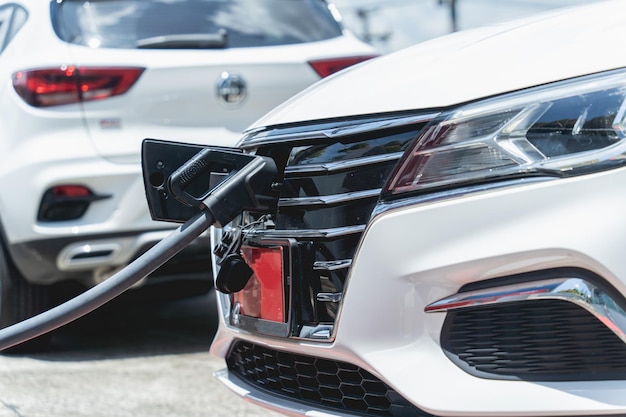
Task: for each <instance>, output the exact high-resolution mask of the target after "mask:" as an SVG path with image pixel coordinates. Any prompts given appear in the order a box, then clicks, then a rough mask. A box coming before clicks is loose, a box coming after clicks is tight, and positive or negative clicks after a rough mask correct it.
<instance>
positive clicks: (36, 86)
mask: <svg viewBox="0 0 626 417" xmlns="http://www.w3.org/2000/svg"><path fill="white" fill-rule="evenodd" d="M143 71H144V68H139V67H73V66H68V67H61V68H43V69H33V70H24V71H19V72H16V73H15V74H13V88H15V91H16V92H17V94H18V95H19V96H20V97H21V98H22V99H23V100H24V101H25V102H26V103H28V104H30V105H31V106H34V107H49V106H59V105H63V104H72V103H80V102H84V101H92V100H101V99H104V98H109V97H113V96H117V95H120V94H124V93H125V92H127V91H128V90H129V89H130V88H131V87H132V86H133V84H134V83H135V82H136V81H137V79H138V78H139V76H140V75H141V73H142V72H143Z"/></svg>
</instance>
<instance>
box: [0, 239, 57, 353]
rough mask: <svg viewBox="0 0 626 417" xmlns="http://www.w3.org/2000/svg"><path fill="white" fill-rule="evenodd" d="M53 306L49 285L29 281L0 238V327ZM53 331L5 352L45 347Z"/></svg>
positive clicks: (19, 351)
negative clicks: (15, 263) (16, 265)
mask: <svg viewBox="0 0 626 417" xmlns="http://www.w3.org/2000/svg"><path fill="white" fill-rule="evenodd" d="M48 308H50V292H49V289H48V287H46V286H42V285H34V284H31V283H30V282H28V281H26V279H24V277H23V276H22V274H20V272H19V271H18V269H17V268H16V267H15V265H14V263H13V261H12V260H11V257H10V255H9V253H8V251H7V248H6V245H5V244H4V242H2V241H1V240H0V328H3V327H7V326H10V325H12V324H15V323H17V322H20V321H22V320H25V319H27V318H29V317H32V316H34V315H36V314H38V313H41V312H43V311H45V310H47V309H48ZM49 341H50V334H49V333H47V334H44V335H42V336H39V337H36V338H34V339H31V340H29V341H27V342H24V343H21V344H19V345H16V346H13V347H11V348H9V349H7V350H5V352H4V353H26V352H34V351H41V350H44V349H45V348H46V347H47V346H48V344H49Z"/></svg>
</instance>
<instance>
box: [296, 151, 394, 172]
mask: <svg viewBox="0 0 626 417" xmlns="http://www.w3.org/2000/svg"><path fill="white" fill-rule="evenodd" d="M402 154H403V153H402V152H396V153H391V154H384V155H376V156H371V157H367V158H358V159H351V160H348V161H339V162H330V163H326V164H308V165H295V166H288V167H287V168H286V169H285V174H286V175H297V174H298V173H306V174H325V173H331V172H337V171H346V170H349V169H352V168H362V167H365V166H368V165H376V164H381V163H385V162H391V161H395V160H399V159H400V158H401V157H402Z"/></svg>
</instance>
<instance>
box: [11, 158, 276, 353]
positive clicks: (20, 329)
mask: <svg viewBox="0 0 626 417" xmlns="http://www.w3.org/2000/svg"><path fill="white" fill-rule="evenodd" d="M224 161H228V162H229V164H230V165H229V166H230V169H231V170H230V172H229V173H228V175H227V176H226V178H225V179H224V180H223V181H222V182H221V183H220V184H218V185H217V186H215V187H214V188H213V189H210V190H206V193H204V194H203V195H201V196H194V195H192V194H190V193H189V192H188V189H187V187H188V185H189V184H190V183H192V182H193V181H194V180H195V179H197V178H199V177H203V176H206V175H208V174H210V172H211V167H212V166H214V165H215V164H216V163H219V164H221V165H223V164H224ZM276 173H277V169H276V164H275V163H274V161H273V160H272V159H271V158H268V157H261V156H254V155H246V154H242V153H241V152H239V151H229V150H226V149H213V148H206V149H202V150H201V151H200V152H198V153H197V154H196V155H195V156H194V157H193V158H191V159H190V160H188V161H187V162H186V163H185V164H183V165H182V166H181V167H180V168H179V169H177V170H176V171H175V172H174V173H173V174H172V175H171V177H170V178H169V179H168V184H167V191H168V192H170V193H171V195H172V197H174V198H176V199H179V200H180V201H182V202H184V203H185V204H187V205H189V206H193V207H196V208H198V209H199V212H198V213H197V214H195V215H194V216H193V217H192V218H191V219H190V220H188V221H187V222H185V223H184V224H182V225H181V226H179V227H178V228H177V229H175V230H174V231H173V232H172V233H171V234H170V235H168V236H167V237H165V238H164V239H163V240H161V241H160V242H158V243H157V244H156V245H154V246H153V247H152V248H150V249H149V250H148V251H147V252H145V253H144V254H143V255H141V256H140V257H138V258H137V259H136V260H134V261H133V262H131V263H130V264H128V265H127V266H126V267H124V269H122V270H120V271H119V272H117V273H116V274H114V275H113V276H111V277H110V278H108V279H107V280H106V281H104V282H102V283H100V284H98V285H96V286H95V287H92V288H90V289H89V290H87V291H85V292H84V293H81V294H79V295H78V296H76V297H74V298H72V299H71V300H69V301H66V302H65V303H63V304H60V305H58V306H56V307H54V308H52V309H50V310H47V311H44V312H43V313H40V314H38V315H36V316H33V317H31V318H29V319H26V320H24V321H21V322H19V323H16V324H13V325H11V326H9V327H5V328H3V329H0V351H1V350H5V349H8V348H10V347H13V346H15V345H18V344H20V343H23V342H25V341H27V340H30V339H33V338H35V337H37V336H41V335H42V334H44V333H47V332H50V331H52V330H55V329H57V328H59V327H61V326H63V325H65V324H67V323H69V322H71V321H73V320H76V319H77V318H79V317H82V316H84V315H85V314H87V313H89V312H91V311H93V310H95V309H96V308H98V307H100V306H102V305H103V304H105V303H107V302H108V301H111V300H112V299H113V298H115V297H117V296H118V295H120V294H121V293H123V292H124V291H126V290H127V289H129V288H130V287H131V286H132V285H134V284H135V283H137V282H138V281H139V280H141V279H143V278H145V277H146V276H148V275H149V274H151V273H152V272H154V271H155V270H156V269H157V268H159V267H160V266H161V265H163V264H164V263H165V262H167V261H168V260H170V259H171V258H172V257H173V256H174V255H176V254H177V253H178V252H180V251H181V250H182V249H184V248H185V247H186V246H188V245H189V244H190V243H192V242H193V241H194V239H196V238H197V237H199V236H200V235H201V234H202V233H203V232H204V231H206V230H207V229H208V228H209V227H211V226H212V225H216V226H218V227H222V226H223V225H224V224H227V223H228V222H230V221H231V220H232V219H234V218H235V217H236V216H238V215H239V214H241V212H242V211H244V210H249V211H266V210H268V208H269V207H272V206H275V205H276V204H277V201H278V198H277V196H276V195H275V193H273V191H272V184H273V181H274V178H275V177H276ZM207 249H208V248H207Z"/></svg>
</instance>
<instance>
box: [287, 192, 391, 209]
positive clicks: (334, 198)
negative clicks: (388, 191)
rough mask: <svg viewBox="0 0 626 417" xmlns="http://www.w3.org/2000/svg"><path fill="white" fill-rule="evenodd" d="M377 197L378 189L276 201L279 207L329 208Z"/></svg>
mask: <svg viewBox="0 0 626 417" xmlns="http://www.w3.org/2000/svg"><path fill="white" fill-rule="evenodd" d="M379 195H380V189H377V190H365V191H356V192H352V193H345V194H335V195H324V196H316V197H296V198H281V199H280V200H279V201H278V205H279V206H280V207H295V206H331V205H333V204H341V203H347V202H351V201H355V200H363V199H366V198H376V197H378V196H379Z"/></svg>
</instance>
